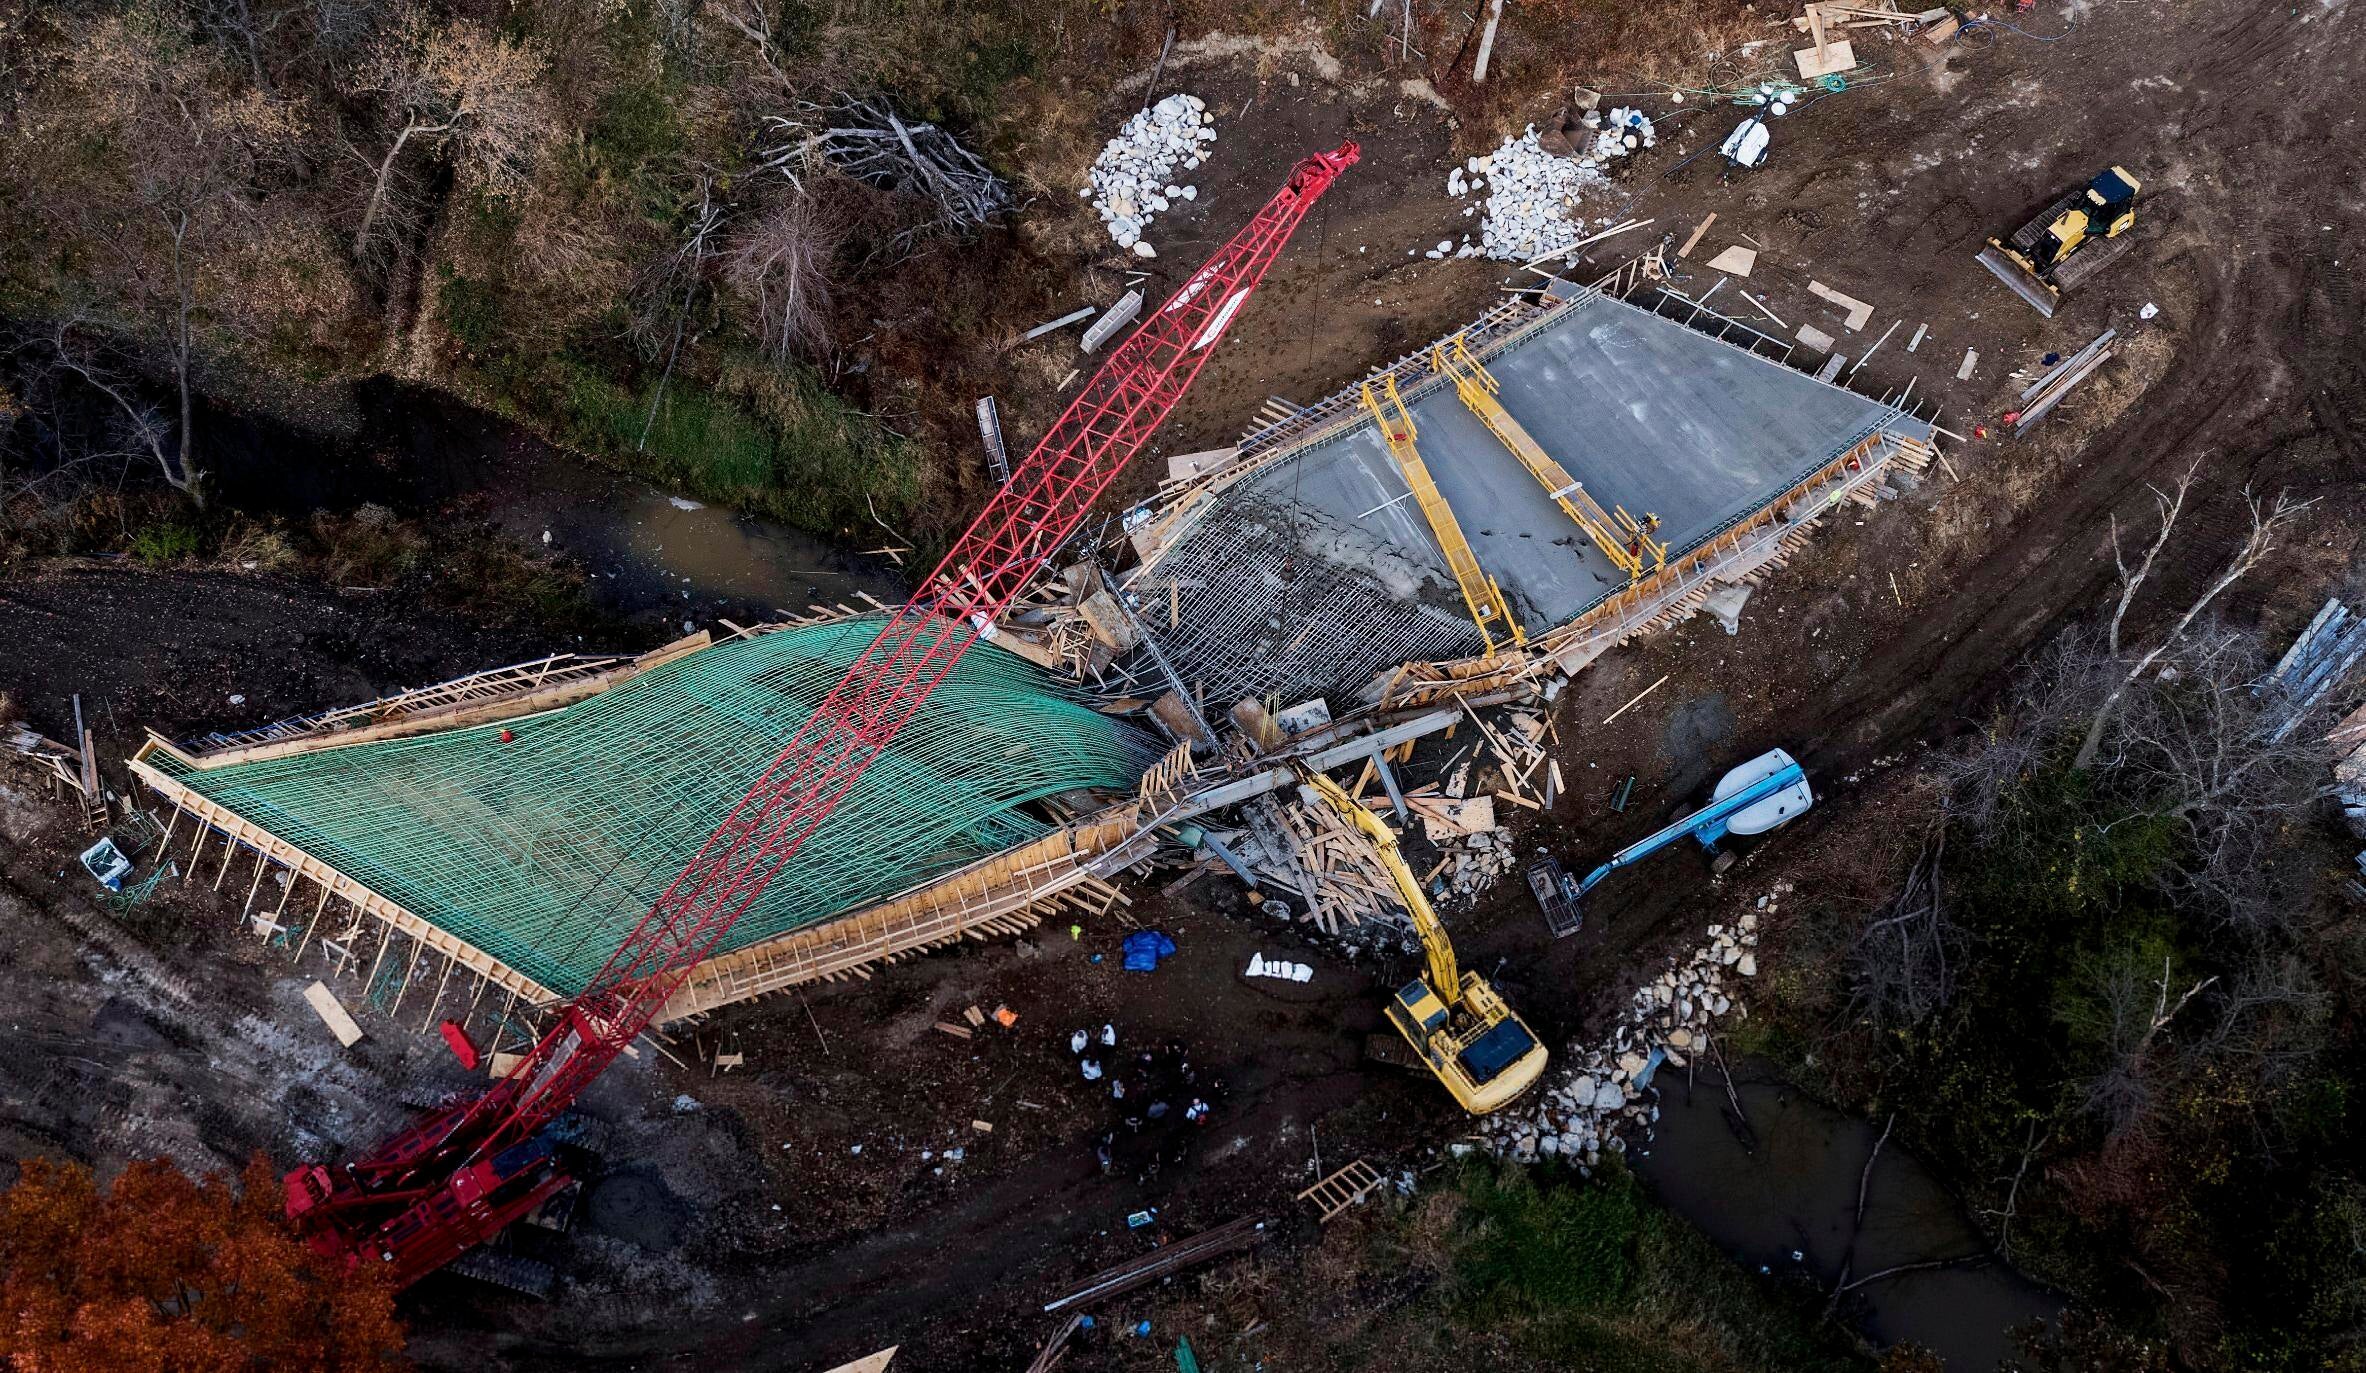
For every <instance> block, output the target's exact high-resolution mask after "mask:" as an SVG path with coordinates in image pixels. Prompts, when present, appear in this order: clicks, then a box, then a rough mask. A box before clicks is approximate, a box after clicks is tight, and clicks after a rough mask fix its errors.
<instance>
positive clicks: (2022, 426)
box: [2013, 329, 2120, 434]
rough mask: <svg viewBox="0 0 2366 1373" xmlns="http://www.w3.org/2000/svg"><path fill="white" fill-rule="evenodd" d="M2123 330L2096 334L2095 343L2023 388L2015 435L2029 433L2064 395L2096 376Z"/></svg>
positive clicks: (2014, 429) (2109, 358)
mask: <svg viewBox="0 0 2366 1373" xmlns="http://www.w3.org/2000/svg"><path fill="white" fill-rule="evenodd" d="M2119 332H2120V331H2119V330H2117V329H2106V330H2104V331H2103V332H2102V333H2101V334H2099V335H2097V336H2096V338H2095V341H2094V342H2092V343H2089V344H2088V345H2087V346H2086V347H2084V348H2081V349H2079V350H2078V352H2076V353H2074V354H2072V355H2071V356H2069V357H2067V358H2063V359H2062V360H2060V361H2059V362H2057V363H2056V364H2055V365H2054V366H2053V368H2052V369H2051V370H2049V371H2048V372H2046V374H2045V375H2044V376H2041V377H2039V378H2038V379H2037V380H2036V381H2035V382H2033V383H2031V384H2030V386H2029V387H2028V388H2027V389H2025V390H2023V391H2022V392H2021V410H2020V412H2019V414H2018V416H2017V417H2015V418H2014V420H2013V432H2014V433H2015V434H2025V433H2027V432H2029V430H2030V428H2031V427H2032V426H2034V425H2035V424H2036V423H2037V422H2038V421H2039V420H2042V419H2044V418H2045V417H2046V415H2047V414H2048V413H2049V412H2051V411H2052V410H2053V408H2054V407H2055V405H2057V404H2059V403H2060V402H2061V400H2062V398H2063V397H2064V396H2067V395H2069V394H2070V392H2071V389H2072V388H2073V387H2076V386H2077V385H2078V384H2079V383H2080V382H2082V381H2085V380H2086V379H2087V378H2088V377H2090V376H2092V375H2094V372H2095V369H2096V368H2098V367H2101V366H2102V365H2103V364H2104V363H2106V362H2109V361H2110V360H2111V355H2112V347H2111V342H2112V340H2113V339H2115V338H2118V337H2119Z"/></svg>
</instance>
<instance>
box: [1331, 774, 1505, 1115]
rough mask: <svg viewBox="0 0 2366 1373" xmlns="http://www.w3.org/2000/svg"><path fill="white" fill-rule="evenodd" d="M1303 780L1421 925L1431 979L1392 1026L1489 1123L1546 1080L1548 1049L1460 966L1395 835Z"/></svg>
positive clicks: (1392, 1010) (1406, 996)
mask: <svg viewBox="0 0 2366 1373" xmlns="http://www.w3.org/2000/svg"><path fill="white" fill-rule="evenodd" d="M1300 776H1301V777H1302V778H1303V779H1304V780H1305V783H1306V785H1307V787H1308V788H1309V789H1310V790H1312V791H1313V792H1314V793H1315V794H1316V795H1317V796H1320V797H1322V798H1323V800H1324V801H1325V802H1327V803H1328V804H1329V805H1330V806H1331V808H1332V809H1334V810H1336V811H1338V812H1339V813H1340V814H1341V815H1344V816H1346V817H1347V818H1348V819H1349V820H1350V821H1352V822H1354V824H1355V826H1356V828H1357V829H1360V830H1362V831H1363V832H1364V833H1365V834H1366V835H1368V836H1369V837H1370V838H1371V840H1372V843H1373V845H1374V847H1376V848H1378V849H1379V850H1380V865H1381V866H1382V867H1384V868H1386V869H1388V877H1389V880H1390V881H1391V882H1394V883H1395V884H1396V888H1397V897H1398V899H1399V900H1401V901H1403V902H1404V903H1405V913H1406V914H1408V915H1410V916H1411V917H1412V918H1413V932H1414V933H1415V934H1417V935H1419V936H1420V937H1421V948H1422V952H1423V953H1424V954H1425V955H1427V957H1428V959H1429V975H1428V976H1427V977H1417V978H1414V979H1413V980H1412V981H1411V982H1408V983H1406V984H1405V985H1404V986H1402V987H1399V988H1398V989H1397V992H1396V995H1395V996H1393V997H1390V998H1389V1003H1388V1019H1389V1023H1391V1024H1393V1025H1395V1026H1396V1027H1397V1033H1399V1034H1401V1035H1403V1036H1404V1037H1405V1042H1406V1043H1408V1044H1410V1045H1412V1046H1413V1052H1414V1053H1415V1054H1416V1055H1418V1056H1419V1057H1420V1059H1421V1063H1422V1066H1423V1067H1425V1068H1427V1069H1429V1070H1430V1072H1431V1073H1433V1074H1435V1075H1436V1077H1437V1079H1438V1081H1440V1082H1442V1083H1444V1084H1445V1085H1446V1090H1447V1091H1449V1092H1451V1093H1453V1094H1454V1099H1455V1100H1456V1101H1458V1102H1460V1103H1462V1109H1464V1110H1466V1111H1468V1112H1470V1113H1471V1114H1472V1115H1475V1116H1483V1115H1487V1114H1489V1113H1490V1112H1494V1111H1500V1110H1502V1109H1503V1108H1504V1107H1506V1106H1509V1105H1510V1104H1511V1103H1512V1102H1513V1100H1514V1099H1516V1098H1517V1097H1518V1096H1519V1095H1520V1094H1521V1093H1522V1092H1525V1091H1527V1090H1528V1089H1529V1088H1530V1087H1531V1086H1533V1085H1535V1083H1536V1080H1537V1079H1538V1078H1540V1077H1542V1076H1544V1065H1545V1057H1546V1055H1545V1047H1544V1045H1543V1044H1541V1043H1539V1042H1538V1041H1537V1038H1536V1036H1535V1035H1534V1034H1533V1033H1531V1032H1530V1031H1529V1029H1528V1026H1527V1024H1526V1023H1525V1022H1523V1021H1522V1020H1521V1019H1520V1017H1519V1016H1518V1015H1517V1014H1516V1013H1515V1012H1514V1011H1513V1010H1512V1008H1511V1007H1510V1006H1508V1005H1506V1004H1505V1003H1504V999H1503V998H1502V997H1501V996H1498V995H1496V992H1495V989H1494V988H1493V987H1491V986H1488V985H1487V980H1486V979H1485V978H1483V977H1481V976H1479V975H1478V974H1477V973H1473V972H1464V971H1462V970H1461V969H1460V967H1459V966H1458V965H1457V964H1456V962H1455V959H1454V944H1453V941H1451V940H1449V939H1447V938H1446V927H1445V925H1443V924H1442V923H1440V922H1439V920H1438V913H1437V911H1436V910H1434V909H1432V908H1431V906H1430V904H1429V897H1428V895H1427V894H1426V893H1424V892H1423V891H1422V889H1421V881H1420V879H1419V878H1416V877H1415V876H1414V875H1413V870H1412V869H1411V868H1409V867H1407V866H1405V859H1404V856H1403V855H1402V854H1400V853H1399V852H1397V836H1396V833H1395V831H1393V830H1391V829H1389V827H1388V825H1387V823H1386V822H1384V821H1382V820H1381V818H1380V817H1379V816H1377V815H1374V814H1373V813H1372V812H1371V811H1369V810H1366V809H1365V808H1364V807H1362V806H1360V805H1358V804H1357V803H1356V801H1355V799H1354V798H1353V797H1351V796H1349V795H1348V794H1347V791H1346V789H1345V788H1343V787H1341V786H1340V785H1339V784H1338V783H1337V782H1334V781H1332V780H1331V779H1330V778H1328V777H1326V776H1324V775H1323V774H1321V773H1319V772H1315V771H1313V770H1311V769H1306V770H1302V771H1301V773H1300Z"/></svg>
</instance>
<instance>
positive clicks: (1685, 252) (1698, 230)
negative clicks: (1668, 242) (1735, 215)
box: [1676, 210, 1717, 257]
mask: <svg viewBox="0 0 2366 1373" xmlns="http://www.w3.org/2000/svg"><path fill="white" fill-rule="evenodd" d="M1716 222H1717V212H1716V211H1714V210H1712V211H1710V212H1709V217H1708V218H1707V219H1704V220H1702V221H1701V222H1700V223H1698V224H1695V225H1694V226H1692V232H1691V233H1689V234H1686V235H1685V236H1684V246H1683V247H1681V248H1678V249H1677V250H1676V256H1678V257H1691V256H1692V250H1693V248H1694V247H1695V246H1696V245H1697V244H1699V242H1700V241H1701V235H1703V234H1705V233H1707V232H1709V226H1710V225H1712V224H1714V223H1716Z"/></svg>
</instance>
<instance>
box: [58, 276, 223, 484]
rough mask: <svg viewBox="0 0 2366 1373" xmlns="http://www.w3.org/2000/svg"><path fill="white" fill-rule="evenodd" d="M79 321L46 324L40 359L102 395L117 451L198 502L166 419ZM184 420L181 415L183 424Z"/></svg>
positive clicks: (194, 480)
mask: <svg viewBox="0 0 2366 1373" xmlns="http://www.w3.org/2000/svg"><path fill="white" fill-rule="evenodd" d="M88 333H89V331H88V330H87V329H86V328H85V327H84V326H83V324H82V322H81V321H79V320H62V321H59V322H58V323H56V324H53V325H51V326H50V327H49V328H48V329H47V330H45V331H44V332H43V334H42V335H41V337H40V339H39V345H40V347H41V348H42V349H43V350H44V351H45V352H46V354H47V356H46V358H45V359H43V361H46V362H47V363H48V364H50V365H52V366H54V367H56V368H57V369H58V370H60V371H62V372H65V373H67V374H69V375H71V376H73V377H75V378H77V379H79V380H80V381H81V382H82V384H83V385H85V386H87V387H89V388H90V389H91V390H92V391H93V392H95V393H96V394H98V395H99V396H102V397H104V398H105V399H106V401H107V402H108V404H109V405H110V406H112V407H113V409H114V411H115V414H116V416H117V419H118V426H117V432H118V433H119V435H120V440H121V444H122V451H124V452H125V453H127V454H129V455H136V456H137V457H139V458H141V459H144V460H145V461H147V462H149V463H152V464H154V466H155V468H156V470H157V472H158V474H159V475H161V476H162V477H163V478H164V481H165V484H166V485H168V486H170V487H172V488H173V489H174V490H176V491H179V492H181V493H182V494H184V495H186V496H188V497H189V498H190V499H191V500H194V501H199V502H200V503H202V495H201V493H200V491H199V480H200V474H199V473H198V472H197V471H196V470H195V469H193V468H191V467H190V466H189V465H188V463H187V461H186V458H185V454H184V450H183V448H182V446H181V445H180V444H178V443H177V442H175V440H174V437H173V427H172V424H171V423H170V422H169V421H167V420H166V419H165V417H164V416H163V415H162V414H161V413H159V412H158V410H157V409H156V407H155V406H153V405H150V404H149V403H147V402H146V401H145V400H143V399H141V397H140V395H139V392H138V388H137V385H136V383H134V382H133V381H132V379H131V378H130V377H129V376H128V375H127V374H126V373H125V371H124V370H123V369H121V368H120V367H118V366H116V365H115V364H114V363H113V362H112V361H111V360H110V359H109V358H108V357H107V355H106V350H105V348H104V345H102V344H100V343H98V342H95V341H93V340H92V339H91V338H90V337H89V336H88ZM186 423H187V421H186V419H184V420H183V424H184V425H185V424H186Z"/></svg>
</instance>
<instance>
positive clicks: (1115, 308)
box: [1084, 291, 1142, 353]
mask: <svg viewBox="0 0 2366 1373" xmlns="http://www.w3.org/2000/svg"><path fill="white" fill-rule="evenodd" d="M1141 313H1142V293H1141V292H1140V291H1128V292H1126V293H1125V294H1124V295H1122V296H1119V297H1118V298H1117V303H1116V304H1115V305H1112V306H1110V307H1109V309H1108V311H1107V312H1106V313H1105V314H1103V315H1102V316H1101V317H1100V318H1099V319H1096V320H1094V321H1093V323H1092V327H1091V328H1089V329H1087V330H1085V331H1084V350H1085V351H1086V352H1088V353H1090V352H1092V351H1093V350H1094V349H1096V348H1099V347H1100V346H1101V345H1102V344H1104V343H1107V342H1108V341H1109V339H1110V337H1111V336H1112V335H1114V334H1115V333H1116V332H1117V331H1118V330H1120V329H1123V328H1124V327H1126V326H1127V325H1129V324H1131V323H1133V322H1134V317H1135V316H1136V315H1139V314H1141Z"/></svg>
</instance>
